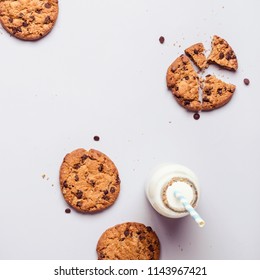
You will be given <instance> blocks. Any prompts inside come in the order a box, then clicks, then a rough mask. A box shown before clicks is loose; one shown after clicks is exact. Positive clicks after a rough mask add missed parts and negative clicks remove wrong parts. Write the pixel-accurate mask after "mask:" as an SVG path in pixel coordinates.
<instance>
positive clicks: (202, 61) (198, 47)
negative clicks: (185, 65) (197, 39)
mask: <svg viewBox="0 0 260 280" xmlns="http://www.w3.org/2000/svg"><path fill="white" fill-rule="evenodd" d="M204 52H205V48H204V45H203V44H202V43H197V44H194V45H192V46H190V47H189V48H187V49H186V50H185V53H186V55H187V56H189V57H190V58H191V60H192V61H193V62H194V64H195V65H196V66H197V67H198V68H199V69H200V70H202V69H205V68H207V66H208V65H207V58H206V56H205V54H204Z"/></svg>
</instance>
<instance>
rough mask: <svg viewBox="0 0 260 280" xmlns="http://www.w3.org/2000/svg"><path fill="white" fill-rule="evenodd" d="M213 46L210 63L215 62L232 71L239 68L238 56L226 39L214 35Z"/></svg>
mask: <svg viewBox="0 0 260 280" xmlns="http://www.w3.org/2000/svg"><path fill="white" fill-rule="evenodd" d="M211 47H212V50H211V53H210V55H209V57H208V63H215V64H217V65H219V66H221V67H223V68H225V69H228V70H232V71H236V70H237V68H238V62H237V57H236V55H235V52H234V51H233V49H232V48H231V47H230V45H229V44H228V42H227V41H226V40H224V39H222V38H220V37H219V36H217V35H214V36H213V39H212V42H211Z"/></svg>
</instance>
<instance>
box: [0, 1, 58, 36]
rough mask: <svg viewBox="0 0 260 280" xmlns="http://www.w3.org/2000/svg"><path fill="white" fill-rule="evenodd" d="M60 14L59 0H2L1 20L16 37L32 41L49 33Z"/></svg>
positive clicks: (0, 6) (0, 4)
mask: <svg viewBox="0 0 260 280" xmlns="http://www.w3.org/2000/svg"><path fill="white" fill-rule="evenodd" d="M57 16H58V0H0V21H1V23H2V25H3V27H4V28H5V29H6V30H7V31H8V32H9V33H10V34H11V35H13V36H15V37H16V38H19V39H22V40H27V41H32V40H38V39H40V38H42V37H43V36H45V35H47V34H48V33H49V32H50V31H51V30H52V28H53V26H54V24H55V22H56V19H57Z"/></svg>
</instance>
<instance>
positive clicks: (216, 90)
mask: <svg viewBox="0 0 260 280" xmlns="http://www.w3.org/2000/svg"><path fill="white" fill-rule="evenodd" d="M235 89H236V86H235V85H232V84H228V83H225V82H223V81H221V80H220V79H217V78H216V77H215V76H213V75H207V76H206V79H205V82H204V84H203V93H202V111H211V110H214V109H217V108H219V107H221V106H224V105H225V104H227V103H228V102H229V101H230V99H231V98H232V96H233V93H234V92H235Z"/></svg>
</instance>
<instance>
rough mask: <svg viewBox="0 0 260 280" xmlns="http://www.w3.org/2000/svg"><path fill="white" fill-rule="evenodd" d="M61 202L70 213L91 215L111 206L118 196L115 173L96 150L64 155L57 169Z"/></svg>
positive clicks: (118, 182) (118, 181) (111, 164)
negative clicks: (62, 200)
mask: <svg viewBox="0 0 260 280" xmlns="http://www.w3.org/2000/svg"><path fill="white" fill-rule="evenodd" d="M60 187H61V191H62V194H63V196H64V199H65V200H66V201H67V203H68V204H69V205H71V206H72V207H73V208H74V209H76V210H78V211H80V212H83V213H91V212H97V211H101V210H104V209H106V208H108V207H109V206H111V205H112V204H113V203H114V202H115V201H116V199H117V197H118V195H119V192H120V179H119V175H118V170H117V168H116V166H115V164H114V163H113V162H112V160H111V159H110V158H109V157H108V156H106V155H105V154H103V153H101V152H99V151H97V150H93V149H92V150H89V151H87V150H85V149H77V150H75V151H73V152H71V153H69V154H67V155H66V156H65V158H64V160H63V163H62V165H61V167H60Z"/></svg>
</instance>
